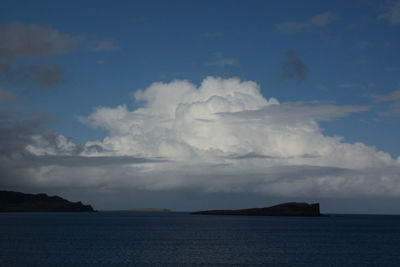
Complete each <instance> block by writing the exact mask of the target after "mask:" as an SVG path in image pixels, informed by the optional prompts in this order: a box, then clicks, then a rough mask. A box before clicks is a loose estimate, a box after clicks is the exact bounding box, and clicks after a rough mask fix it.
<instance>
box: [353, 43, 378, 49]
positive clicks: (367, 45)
mask: <svg viewBox="0 0 400 267" xmlns="http://www.w3.org/2000/svg"><path fill="white" fill-rule="evenodd" d="M376 46H377V45H376V43H375V42H371V41H361V42H358V43H357V47H358V48H361V49H368V48H375V47H376Z"/></svg>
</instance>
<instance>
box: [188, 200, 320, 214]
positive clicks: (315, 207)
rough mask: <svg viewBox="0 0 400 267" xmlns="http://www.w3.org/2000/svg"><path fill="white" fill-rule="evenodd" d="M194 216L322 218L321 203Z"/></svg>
mask: <svg viewBox="0 0 400 267" xmlns="http://www.w3.org/2000/svg"><path fill="white" fill-rule="evenodd" d="M192 214H204V215H253V216H322V215H321V213H320V212H319V203H314V204H308V203H302V202H288V203H282V204H279V205H275V206H271V207H268V208H253V209H240V210H205V211H196V212H192Z"/></svg>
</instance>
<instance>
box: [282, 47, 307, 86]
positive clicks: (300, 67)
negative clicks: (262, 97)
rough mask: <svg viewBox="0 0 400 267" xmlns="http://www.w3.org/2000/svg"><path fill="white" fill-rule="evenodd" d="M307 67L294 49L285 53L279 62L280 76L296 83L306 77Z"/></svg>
mask: <svg viewBox="0 0 400 267" xmlns="http://www.w3.org/2000/svg"><path fill="white" fill-rule="evenodd" d="M307 76H308V68H307V66H306V65H305V64H304V62H303V61H302V60H301V59H300V57H299V56H298V55H297V52H296V51H294V50H289V51H287V52H286V53H285V58H284V60H283V61H282V63H281V72H280V77H281V78H282V79H285V80H286V79H287V80H291V79H293V80H295V81H296V83H297V84H300V83H302V82H303V81H305V80H306V79H307Z"/></svg>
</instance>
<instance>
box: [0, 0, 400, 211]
mask: <svg viewBox="0 0 400 267" xmlns="http://www.w3.org/2000/svg"><path fill="white" fill-rule="evenodd" d="M399 48H400V1H399V0H393V1H391V0H390V1H374V0H365V1H356V0H355V1H307V2H306V3H304V2H301V1H279V2H278V1H274V2H272V1H256V0H252V1H222V0H221V1H83V2H82V1H57V2H54V1H17V0H14V1H8V0H2V1H1V9H0V151H1V153H0V188H1V189H5V190H16V191H23V192H30V193H39V192H45V193H48V194H50V195H54V194H58V195H61V196H63V197H66V198H69V199H71V200H74V201H78V200H80V201H83V202H84V203H90V204H92V205H93V206H94V207H95V208H96V209H100V210H113V209H131V208H143V207H155V208H161V207H165V208H170V209H173V210H178V211H190V210H197V209H210V208H225V209H226V208H246V207H264V206H269V205H273V204H277V203H279V202H286V201H307V202H320V203H321V210H322V212H327V213H379V214H400V205H398V203H399V201H400V142H398V137H399V136H400V124H399V117H400V78H399V77H400V53H399V52H398V51H399Z"/></svg>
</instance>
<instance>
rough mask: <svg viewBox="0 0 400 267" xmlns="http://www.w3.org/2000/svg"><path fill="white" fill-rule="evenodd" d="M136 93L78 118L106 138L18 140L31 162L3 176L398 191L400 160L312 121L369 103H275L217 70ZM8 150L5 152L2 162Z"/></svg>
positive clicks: (130, 184) (279, 191) (314, 191)
mask: <svg viewBox="0 0 400 267" xmlns="http://www.w3.org/2000/svg"><path fill="white" fill-rule="evenodd" d="M134 96H135V101H136V102H137V103H136V105H139V106H140V107H139V108H137V109H134V110H129V109H128V108H127V106H126V105H121V106H117V107H114V108H110V107H99V108H97V109H96V110H95V111H94V112H93V113H92V114H90V115H89V116H87V117H81V118H80V120H81V121H82V122H84V123H85V124H88V125H90V126H92V127H102V128H105V129H106V130H107V131H108V132H109V135H108V136H107V137H106V138H104V140H97V141H90V142H87V143H86V144H84V145H77V144H75V143H74V142H73V140H71V139H68V138H66V137H64V136H62V135H55V134H54V133H51V132H50V133H47V134H46V133H45V132H38V133H32V134H31V135H30V137H29V138H28V136H26V135H24V138H22V137H21V138H20V139H17V140H16V141H15V142H16V143H20V144H22V145H20V146H18V151H19V153H18V154H19V157H20V158H22V159H27V160H24V161H23V162H24V168H15V169H13V168H12V167H10V166H9V167H8V172H7V174H8V175H9V176H12V175H14V176H15V177H19V178H18V179H22V178H21V177H24V178H23V179H24V181H25V182H24V183H25V184H30V186H33V187H40V186H46V187H58V188H60V187H63V188H71V187H76V186H79V187H80V188H87V189H88V190H89V188H90V190H92V191H93V190H95V191H96V190H98V191H104V190H106V191H110V190H111V191H112V190H120V189H122V188H124V189H131V190H142V191H143V190H145V191H146V190H150V191H154V190H172V189H173V190H176V189H180V190H186V189H188V190H189V189H195V190H197V191H202V192H247V193H251V192H253V193H254V192H257V193H261V194H266V195H269V196H291V197H295V196H327V197H349V196H400V177H399V173H400V159H397V160H395V159H393V158H392V157H391V156H390V155H389V154H387V153H384V152H381V151H377V150H376V149H375V148H374V147H369V146H366V145H364V144H362V143H354V144H350V143H345V142H343V141H342V140H341V139H340V138H339V137H329V136H325V135H324V134H323V132H322V130H321V129H320V127H319V125H318V121H322V120H324V121H329V120H332V119H335V118H338V117H341V116H346V115H348V114H349V113H352V112H362V111H365V110H367V109H368V107H363V106H336V105H331V104H307V103H301V102H296V103H279V102H278V100H276V99H274V98H270V99H266V98H264V97H263V96H262V95H261V93H260V90H259V87H258V85H257V84H256V83H255V82H252V81H240V80H239V79H235V78H234V79H221V78H214V77H208V78H206V79H205V80H204V81H203V82H202V84H201V85H200V86H199V87H196V86H195V85H194V84H192V83H190V82H188V81H173V82H170V83H153V84H152V85H150V86H149V87H148V88H146V89H145V90H139V91H137V92H136V93H135V94H134ZM29 129H30V128H29ZM4 133H6V131H4ZM7 136H8V135H7ZM9 138H13V137H12V136H10V137H9ZM21 147H24V149H21ZM7 151H8V150H7ZM11 157H16V155H15V153H14V154H8V156H3V158H2V165H1V166H2V168H5V167H4V166H5V165H6V163H5V162H11V160H10V158H11ZM10 170H13V172H11V171H10ZM22 170H23V171H22ZM18 179H12V178H9V179H8V180H7V185H12V184H16V183H18V181H19V180H18ZM4 183H5V182H4V181H3V184H4Z"/></svg>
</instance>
